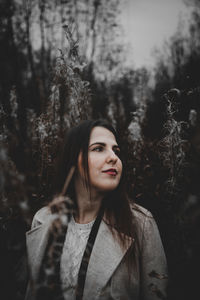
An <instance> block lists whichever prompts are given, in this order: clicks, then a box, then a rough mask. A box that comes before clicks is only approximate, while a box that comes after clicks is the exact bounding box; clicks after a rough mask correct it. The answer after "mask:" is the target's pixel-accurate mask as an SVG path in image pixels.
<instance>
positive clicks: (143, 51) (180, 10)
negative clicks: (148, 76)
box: [122, 0, 190, 67]
mask: <svg viewBox="0 0 200 300" xmlns="http://www.w3.org/2000/svg"><path fill="white" fill-rule="evenodd" d="M189 14H190V8H189V7H188V6H186V5H185V4H184V0H125V1H124V5H123V12H122V23H123V26H124V33H125V37H126V40H127V41H128V42H130V45H131V49H130V50H129V53H130V59H132V60H133V61H134V66H135V67H141V66H142V65H146V66H153V63H154V58H153V56H152V54H153V52H154V50H153V49H154V48H155V47H158V48H161V47H162V45H163V43H164V40H167V39H169V38H170V37H171V36H172V35H173V33H175V32H176V30H177V27H178V22H179V20H180V18H181V19H182V20H184V21H185V26H183V27H181V28H182V29H183V30H184V31H186V30H187V24H188V20H189Z"/></svg>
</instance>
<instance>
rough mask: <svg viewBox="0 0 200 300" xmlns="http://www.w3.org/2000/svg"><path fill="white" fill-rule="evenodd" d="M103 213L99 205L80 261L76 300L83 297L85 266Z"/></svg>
mask: <svg viewBox="0 0 200 300" xmlns="http://www.w3.org/2000/svg"><path fill="white" fill-rule="evenodd" d="M103 213H104V208H103V206H102V207H101V209H100V211H99V214H98V216H97V218H96V220H95V222H94V224H93V226H92V229H91V232H90V235H89V238H88V241H87V245H86V248H85V251H84V254H83V258H82V261H81V265H80V269H79V273H78V282H77V289H76V300H82V298H83V291H84V286H85V279H86V274H87V268H88V264H89V260H90V256H91V253H92V249H93V246H94V242H95V239H96V236H97V232H98V230H99V225H100V223H101V220H102V216H103Z"/></svg>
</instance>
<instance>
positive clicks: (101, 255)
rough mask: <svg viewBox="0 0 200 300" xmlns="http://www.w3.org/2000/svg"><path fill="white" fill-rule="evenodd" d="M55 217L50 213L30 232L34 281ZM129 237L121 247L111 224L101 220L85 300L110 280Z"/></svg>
mask: <svg viewBox="0 0 200 300" xmlns="http://www.w3.org/2000/svg"><path fill="white" fill-rule="evenodd" d="M53 219H54V218H53V215H51V216H49V217H48V218H47V220H46V221H45V223H43V224H41V225H40V226H38V227H36V228H34V229H32V230H30V231H29V232H27V251H28V260H29V262H30V272H31V278H32V279H33V281H35V280H36V278H37V275H38V272H39V268H40V265H41V262H42V258H43V255H44V252H45V248H46V246H47V242H48V237H49V233H50V230H51V224H52V221H53ZM126 238H127V243H126V247H124V248H123V249H122V248H121V246H120V245H119V243H118V241H117V240H115V239H114V237H113V235H112V233H111V231H110V229H109V227H108V225H107V224H106V223H105V222H104V221H103V220H102V221H101V224H100V227H99V231H98V234H97V237H96V240H95V244H94V246H93V250H92V253H91V257H90V261H89V265H88V270H87V275H86V281H85V288H84V294H83V300H86V299H95V298H96V297H97V295H98V294H99V292H100V291H101V290H102V288H103V287H104V286H105V285H106V284H107V282H108V281H109V279H110V278H111V276H112V274H113V273H114V271H115V270H116V268H117V266H118V265H119V263H120V262H121V260H122V258H123V257H124V255H125V253H126V252H127V250H128V248H129V247H130V245H131V244H132V242H133V239H132V238H130V237H127V236H126ZM94 287H95V288H94Z"/></svg>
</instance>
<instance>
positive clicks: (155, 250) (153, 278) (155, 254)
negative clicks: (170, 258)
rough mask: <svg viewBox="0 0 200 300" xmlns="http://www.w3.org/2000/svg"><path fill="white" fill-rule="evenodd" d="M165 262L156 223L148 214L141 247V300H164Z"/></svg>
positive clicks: (165, 284) (165, 287)
mask: <svg viewBox="0 0 200 300" xmlns="http://www.w3.org/2000/svg"><path fill="white" fill-rule="evenodd" d="M167 273H168V272H167V262H166V257H165V252H164V249H163V245H162V242H161V238H160V234H159V231H158V228H157V225H156V222H155V220H154V218H153V216H152V214H151V213H150V212H148V213H147V216H146V217H145V220H144V225H143V234H142V245H141V296H142V297H141V299H142V300H159V299H167V298H166V289H167V282H168V280H167V278H168V277H167Z"/></svg>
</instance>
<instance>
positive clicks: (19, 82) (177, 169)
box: [0, 0, 200, 300]
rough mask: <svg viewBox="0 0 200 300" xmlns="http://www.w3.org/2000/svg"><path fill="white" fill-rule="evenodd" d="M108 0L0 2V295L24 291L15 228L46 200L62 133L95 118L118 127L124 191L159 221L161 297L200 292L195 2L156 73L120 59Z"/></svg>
mask: <svg viewBox="0 0 200 300" xmlns="http://www.w3.org/2000/svg"><path fill="white" fill-rule="evenodd" d="M118 4H119V1H117V0H111V1H100V0H93V1H89V0H88V1H85V2H84V1H70V0H69V1H64V0H58V1H46V0H40V1H36V0H35V1H34V0H32V1H28V0H18V1H17V0H15V1H14V0H13V1H12V0H1V2H0V15H1V21H0V22H1V30H0V44H1V48H0V98H1V106H0V116H1V117H0V164H1V169H0V193H1V199H0V250H1V253H0V285H1V288H2V291H1V294H0V298H1V299H5V300H7V299H14V300H21V299H23V293H24V289H25V283H24V278H25V277H26V276H25V275H26V273H25V267H24V264H23V262H24V255H25V232H26V231H27V230H28V229H29V228H30V224H31V219H32V217H33V215H34V213H35V212H36V211H37V210H38V209H39V208H40V207H42V206H43V205H44V204H46V203H48V202H49V201H50V200H51V199H52V194H51V180H52V178H53V174H54V171H53V164H54V159H55V157H56V153H57V151H58V148H59V144H60V142H61V141H62V138H63V135H64V131H65V130H67V129H68V128H70V127H71V126H73V125H74V124H77V123H78V122H79V121H80V120H82V119H87V118H98V117H102V118H105V119H108V120H109V121H110V122H111V123H112V124H113V125H114V126H115V127H116V129H117V130H118V131H119V133H120V135H121V141H122V146H123V147H122V148H123V151H124V153H125V155H126V158H127V159H126V164H127V168H128V177H127V183H128V186H129V190H128V192H129V194H130V196H131V197H132V198H133V199H134V200H135V201H136V202H137V203H139V204H141V205H143V206H144V207H146V208H148V209H149V210H150V211H151V212H152V213H153V215H154V217H155V219H156V221H157V224H158V227H159V230H160V234H161V237H162V241H163V245H164V248H165V252H166V255H167V259H168V265H169V272H170V279H171V280H170V285H169V299H176V300H177V299H191V300H192V299H200V291H199V282H198V281H199V268H200V256H199V253H200V241H199V236H200V205H199V199H200V122H199V121H200V1H197V0H196V1H195V0H193V1H191V2H190V5H193V8H194V11H193V14H192V18H191V24H190V35H189V36H188V37H187V38H186V37H183V36H181V35H179V34H175V35H174V36H173V37H172V39H171V40H170V41H169V42H168V44H167V46H166V47H167V51H166V52H165V53H162V52H160V55H159V57H158V58H157V64H156V67H155V72H154V74H152V73H150V71H149V70H147V69H145V68H141V69H133V68H132V67H130V68H128V67H124V68H123V59H124V55H125V46H124V45H121V44H120V42H119V39H113V37H114V36H117V34H119V33H120V27H119V26H118V23H117V14H118V10H117V8H118ZM63 25H64V26H63ZM34 26H36V27H34ZM62 26H63V27H62ZM33 31H34V32H36V34H37V36H38V41H39V44H38V45H35V44H34V42H33V40H32V33H33ZM166 53H167V54H166ZM152 76H154V81H155V85H154V86H153V87H152V85H151V86H150V85H149V79H150V78H152ZM2 295H3V296H2Z"/></svg>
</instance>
